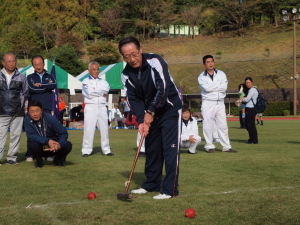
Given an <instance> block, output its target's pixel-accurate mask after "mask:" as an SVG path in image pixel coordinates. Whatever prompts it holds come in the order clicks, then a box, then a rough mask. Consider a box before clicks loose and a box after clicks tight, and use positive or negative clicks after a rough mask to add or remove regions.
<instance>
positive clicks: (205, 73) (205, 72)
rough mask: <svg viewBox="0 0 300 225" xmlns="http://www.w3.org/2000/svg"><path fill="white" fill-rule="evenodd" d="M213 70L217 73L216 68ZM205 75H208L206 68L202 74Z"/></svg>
mask: <svg viewBox="0 0 300 225" xmlns="http://www.w3.org/2000/svg"><path fill="white" fill-rule="evenodd" d="M214 71H215V74H217V73H218V70H217V69H214ZM207 75H208V72H207V70H205V71H204V76H207Z"/></svg>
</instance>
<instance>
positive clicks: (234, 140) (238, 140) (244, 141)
mask: <svg viewBox="0 0 300 225" xmlns="http://www.w3.org/2000/svg"><path fill="white" fill-rule="evenodd" d="M230 142H239V143H245V144H246V142H247V140H241V139H230Z"/></svg>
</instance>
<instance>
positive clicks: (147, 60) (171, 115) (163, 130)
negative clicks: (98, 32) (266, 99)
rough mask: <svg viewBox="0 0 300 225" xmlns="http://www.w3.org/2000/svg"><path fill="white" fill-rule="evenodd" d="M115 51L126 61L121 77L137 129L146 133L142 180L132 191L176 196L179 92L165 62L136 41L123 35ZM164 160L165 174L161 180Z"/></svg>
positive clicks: (165, 197)
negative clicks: (157, 192)
mask: <svg viewBox="0 0 300 225" xmlns="http://www.w3.org/2000/svg"><path fill="white" fill-rule="evenodd" d="M119 52H120V53H121V55H122V56H123V58H124V60H125V61H126V62H127V65H126V67H125V68H124V70H123V74H122V80H123V82H124V84H125V87H126V89H127V99H128V103H129V106H130V108H131V110H132V111H133V113H134V115H135V116H136V117H137V122H138V124H139V127H138V130H139V132H140V133H141V134H142V135H144V136H146V138H145V149H146V163H145V175H146V178H147V179H146V180H145V181H144V182H143V184H142V187H141V188H139V189H136V190H132V191H131V192H132V193H138V194H142V193H147V192H152V191H160V194H159V195H156V196H154V197H153V198H154V199H169V198H172V197H174V196H177V195H178V193H179V192H178V189H177V187H178V173H179V146H180V132H181V108H182V104H181V101H180V98H179V93H178V91H177V88H176V86H175V84H174V82H173V79H172V77H171V75H170V74H169V71H168V65H167V63H166V62H165V61H164V60H163V59H162V57H160V56H159V55H155V54H145V53H142V48H141V46H140V43H139V41H138V40H137V39H136V38H134V37H127V38H124V39H122V40H121V41H120V43H119ZM164 162H165V171H166V175H165V178H164V180H163V182H162V169H163V163H164Z"/></svg>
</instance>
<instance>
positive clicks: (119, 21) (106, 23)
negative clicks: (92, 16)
mask: <svg viewBox="0 0 300 225" xmlns="http://www.w3.org/2000/svg"><path fill="white" fill-rule="evenodd" d="M99 23H100V27H101V28H102V30H103V32H107V33H108V34H111V35H112V36H113V38H114V40H115V41H116V40H117V38H118V35H119V34H120V33H121V32H122V30H123V28H124V27H125V19H123V18H122V12H121V9H119V8H113V9H108V10H106V11H104V12H103V14H102V16H101V18H100V19H99Z"/></svg>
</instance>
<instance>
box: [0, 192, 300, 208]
mask: <svg viewBox="0 0 300 225" xmlns="http://www.w3.org/2000/svg"><path fill="white" fill-rule="evenodd" d="M297 188H300V186H283V187H264V188H255V189H245V190H232V191H221V192H209V193H198V194H180V195H179V196H180V197H186V196H201V195H223V194H234V193H242V192H257V191H264V190H268V191H269V190H279V189H297ZM143 198H152V196H151V197H150V196H143ZM116 200H117V199H116ZM100 201H101V200H100ZM111 201H112V200H103V201H101V202H111ZM113 201H115V200H113ZM97 202H99V201H97ZM87 203H91V201H90V200H85V201H78V202H53V203H47V204H40V205H35V204H33V203H30V204H29V205H28V206H26V207H25V208H26V209H33V208H43V209H44V208H47V207H49V206H54V205H75V204H87ZM9 208H17V206H15V207H14V206H9V207H0V209H4V210H5V209H9Z"/></svg>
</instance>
